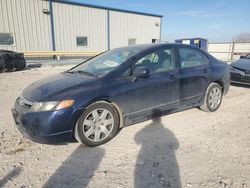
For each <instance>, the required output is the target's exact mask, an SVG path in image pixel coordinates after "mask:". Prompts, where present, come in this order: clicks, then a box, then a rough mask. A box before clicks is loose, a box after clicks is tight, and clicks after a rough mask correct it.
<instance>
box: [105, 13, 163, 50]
mask: <svg viewBox="0 0 250 188" xmlns="http://www.w3.org/2000/svg"><path fill="white" fill-rule="evenodd" d="M160 24H161V18H160V17H152V16H147V15H138V14H133V13H125V12H117V11H110V47H111V48H116V47H120V46H127V45H128V40H129V39H136V44H144V43H152V39H157V40H158V41H160V32H161V31H160V30H161V25H160Z"/></svg>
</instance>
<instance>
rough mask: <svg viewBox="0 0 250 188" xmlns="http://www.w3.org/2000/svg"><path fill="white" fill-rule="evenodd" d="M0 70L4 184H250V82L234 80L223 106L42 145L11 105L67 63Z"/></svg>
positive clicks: (1, 184) (0, 158) (0, 165)
mask: <svg viewBox="0 0 250 188" xmlns="http://www.w3.org/2000/svg"><path fill="white" fill-rule="evenodd" d="M71 66H72V65H67V66H51V65H47V66H42V67H41V68H31V69H29V70H24V71H19V72H11V73H2V74H0V187H43V186H44V187H114V188H116V187H237V188H238V187H239V188H240V187H250V88H247V87H239V86H232V87H231V89H230V92H229V94H228V95H227V96H226V97H225V98H224V99H223V102H222V105H221V107H220V109H219V110H218V111H217V112H215V113H206V112H203V111H200V110H199V109H190V110H186V111H184V112H179V113H176V114H172V115H168V116H164V117H162V118H161V119H159V120H155V121H146V122H143V123H140V124H136V125H133V126H129V127H127V128H124V129H123V130H122V131H121V132H120V133H119V134H118V135H117V136H116V137H115V138H114V139H113V140H111V141H110V142H108V143H107V144H105V145H102V146H99V147H95V148H88V147H85V146H81V145H79V144H78V143H69V144H62V145H42V144H38V143H34V142H32V141H29V140H27V139H26V138H24V137H23V136H22V135H21V134H20V133H19V132H18V131H17V129H16V127H15V125H14V121H13V120H12V116H11V112H10V109H11V108H12V106H13V103H14V101H15V99H16V98H17V97H18V96H19V95H20V93H21V91H22V90H23V89H24V88H25V87H26V86H27V85H29V84H30V83H32V82H34V81H36V80H39V79H41V78H44V77H47V76H49V75H53V74H56V73H58V72H61V71H63V70H66V69H68V68H70V67H71Z"/></svg>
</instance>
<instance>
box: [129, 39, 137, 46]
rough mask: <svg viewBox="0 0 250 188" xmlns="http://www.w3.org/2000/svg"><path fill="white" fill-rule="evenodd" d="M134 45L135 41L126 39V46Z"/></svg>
mask: <svg viewBox="0 0 250 188" xmlns="http://www.w3.org/2000/svg"><path fill="white" fill-rule="evenodd" d="M134 44H136V39H128V45H134Z"/></svg>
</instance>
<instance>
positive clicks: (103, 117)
mask: <svg viewBox="0 0 250 188" xmlns="http://www.w3.org/2000/svg"><path fill="white" fill-rule="evenodd" d="M118 126H119V118H118V113H117V111H116V109H115V108H114V107H113V106H112V105H111V104H109V103H106V102H97V103H94V104H92V105H90V106H89V107H87V108H86V110H85V111H84V112H83V113H82V115H81V116H80V117H79V119H78V121H77V124H76V127H75V137H76V139H77V141H78V142H80V143H82V144H85V145H87V146H91V147H94V146H98V145H101V144H104V143H106V142H108V141H109V140H110V139H112V138H113V137H114V136H115V135H116V133H117V130H118Z"/></svg>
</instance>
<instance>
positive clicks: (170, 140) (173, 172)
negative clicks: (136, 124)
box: [134, 118, 181, 188]
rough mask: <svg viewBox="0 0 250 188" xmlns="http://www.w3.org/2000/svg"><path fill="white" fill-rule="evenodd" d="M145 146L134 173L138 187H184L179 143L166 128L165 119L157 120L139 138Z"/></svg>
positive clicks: (139, 141)
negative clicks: (162, 120)
mask: <svg viewBox="0 0 250 188" xmlns="http://www.w3.org/2000/svg"><path fill="white" fill-rule="evenodd" d="M135 141H136V143H138V144H140V145H141V149H140V152H139V155H138V157H137V164H136V167H135V171H134V176H135V179H134V187H135V188H144V187H175V188H179V187H181V182H180V175H179V167H178V163H177V160H176V157H175V151H176V150H177V149H178V147H179V142H178V140H177V139H176V137H175V136H174V134H173V132H172V131H170V130H169V129H167V128H166V127H164V125H163V124H162V122H161V118H156V119H153V121H152V123H150V124H149V125H147V126H146V127H144V128H143V129H142V130H141V131H139V132H138V133H137V134H136V135H135Z"/></svg>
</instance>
